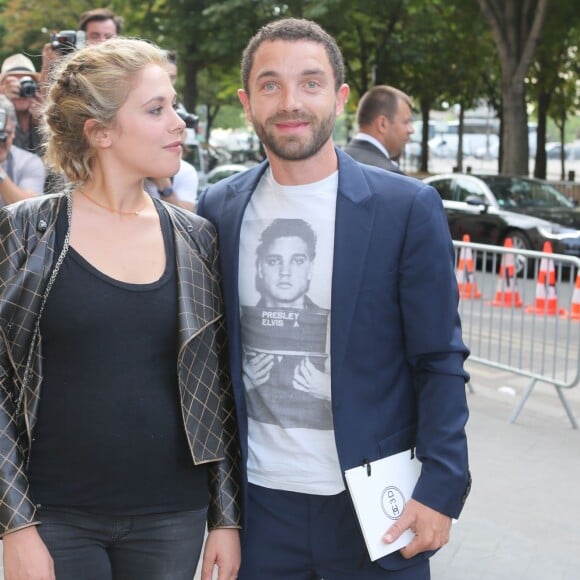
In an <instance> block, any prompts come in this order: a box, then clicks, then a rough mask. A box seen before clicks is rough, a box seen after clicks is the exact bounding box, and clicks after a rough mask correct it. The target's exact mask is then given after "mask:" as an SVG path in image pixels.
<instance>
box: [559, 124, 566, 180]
mask: <svg viewBox="0 0 580 580" xmlns="http://www.w3.org/2000/svg"><path fill="white" fill-rule="evenodd" d="M559 129H560V145H561V147H560V179H561V180H562V181H564V180H565V179H566V149H565V146H564V145H565V143H566V116H565V115H564V116H563V117H562V123H561V124H560V127H559Z"/></svg>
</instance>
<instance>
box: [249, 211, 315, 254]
mask: <svg viewBox="0 0 580 580" xmlns="http://www.w3.org/2000/svg"><path fill="white" fill-rule="evenodd" d="M278 238H301V239H302V240H304V243H305V244H306V248H307V250H308V258H309V259H310V261H312V260H314V258H315V257H316V233H315V232H314V230H313V229H312V227H311V226H310V224H309V223H308V222H306V221H304V220H301V219H288V218H281V219H277V220H274V221H273V222H272V223H271V224H270V225H269V226H268V227H267V228H266V229H265V230H264V231H263V232H262V235H261V236H260V245H259V246H258V247H257V249H256V259H257V261H260V260H263V259H264V258H265V257H266V255H267V254H268V249H269V248H270V246H271V245H272V243H273V242H274V241H275V240H277V239H278Z"/></svg>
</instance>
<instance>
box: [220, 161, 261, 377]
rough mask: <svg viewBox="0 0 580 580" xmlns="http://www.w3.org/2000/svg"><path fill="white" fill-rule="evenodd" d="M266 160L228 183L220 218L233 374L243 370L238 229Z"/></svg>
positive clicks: (225, 297)
mask: <svg viewBox="0 0 580 580" xmlns="http://www.w3.org/2000/svg"><path fill="white" fill-rule="evenodd" d="M267 166H268V164H267V163H266V162H265V163H262V164H260V165H259V166H258V167H257V168H256V169H254V170H252V169H250V170H248V171H247V172H244V177H245V179H241V180H240V181H238V182H237V184H236V186H235V187H234V186H231V185H228V189H227V192H226V195H225V196H224V202H223V207H222V211H221V215H220V218H219V231H218V235H219V245H220V256H221V258H220V259H221V274H222V283H223V292H224V302H225V304H226V323H227V325H228V328H229V329H230V332H229V338H230V344H229V348H230V350H231V352H232V355H233V356H232V357H231V359H232V374H233V375H234V376H236V374H238V376H240V377H241V374H242V367H241V361H242V356H241V353H242V340H241V328H240V299H239V295H238V270H239V253H240V230H241V227H242V219H243V217H244V211H245V209H246V206H247V205H248V203H249V201H250V197H251V196H252V193H253V191H254V190H255V188H256V186H257V184H258V182H259V181H260V179H261V177H262V175H263V173H264V171H265V170H266V168H267Z"/></svg>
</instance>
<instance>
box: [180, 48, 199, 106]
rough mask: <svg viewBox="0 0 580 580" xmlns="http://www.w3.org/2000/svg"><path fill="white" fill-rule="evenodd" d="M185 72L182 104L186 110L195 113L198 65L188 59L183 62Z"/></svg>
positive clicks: (197, 90) (197, 92)
mask: <svg viewBox="0 0 580 580" xmlns="http://www.w3.org/2000/svg"><path fill="white" fill-rule="evenodd" d="M183 66H184V72H185V75H184V76H185V86H184V89H183V104H184V105H185V108H186V109H187V110H188V111H191V112H192V113H195V107H196V105H197V99H198V96H199V88H198V86H197V73H198V69H199V67H198V65H197V63H195V62H191V61H190V60H188V59H184V62H183Z"/></svg>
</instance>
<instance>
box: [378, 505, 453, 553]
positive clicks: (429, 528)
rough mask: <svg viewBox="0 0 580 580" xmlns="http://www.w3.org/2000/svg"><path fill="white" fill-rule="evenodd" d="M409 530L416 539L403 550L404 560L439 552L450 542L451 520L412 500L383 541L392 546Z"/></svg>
mask: <svg viewBox="0 0 580 580" xmlns="http://www.w3.org/2000/svg"><path fill="white" fill-rule="evenodd" d="M408 529H410V530H411V531H412V532H413V533H414V534H415V537H414V538H413V540H412V541H411V543H410V544H409V545H408V546H406V547H404V548H402V549H401V555H402V556H403V557H404V558H412V557H413V556H416V555H417V554H419V553H420V552H426V551H428V550H438V549H439V548H441V547H442V546H444V545H445V544H446V543H447V542H448V541H449V534H450V531H451V518H450V517H449V516H446V515H445V514H442V513H440V512H438V511H435V510H434V509H431V508H430V507H428V506H426V505H424V504H422V503H420V502H418V501H416V500H414V499H410V500H409V501H408V502H407V503H406V505H405V509H404V511H403V515H402V516H401V517H400V518H399V519H398V520H397V521H396V522H395V523H394V524H393V525H392V526H391V527H390V528H389V529H388V530H387V532H386V533H385V535H384V538H383V541H384V542H385V543H387V544H391V543H392V542H394V541H395V540H396V539H397V538H398V537H399V536H400V535H401V534H402V533H403V532H405V531H406V530H408Z"/></svg>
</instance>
